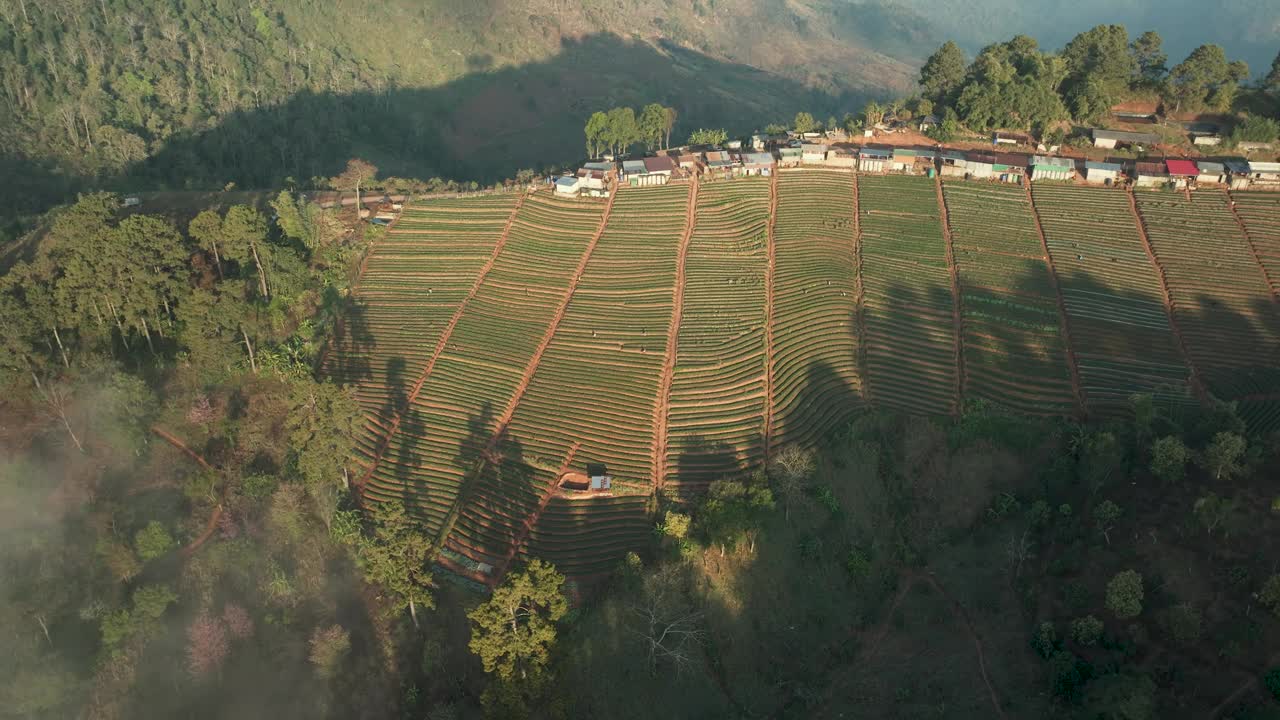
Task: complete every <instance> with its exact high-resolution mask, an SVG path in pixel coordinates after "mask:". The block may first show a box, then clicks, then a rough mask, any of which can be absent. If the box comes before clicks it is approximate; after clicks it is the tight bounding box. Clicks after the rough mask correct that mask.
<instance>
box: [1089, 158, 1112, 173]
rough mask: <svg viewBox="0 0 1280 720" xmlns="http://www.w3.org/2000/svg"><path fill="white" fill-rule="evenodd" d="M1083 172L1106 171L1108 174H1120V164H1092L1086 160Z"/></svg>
mask: <svg viewBox="0 0 1280 720" xmlns="http://www.w3.org/2000/svg"><path fill="white" fill-rule="evenodd" d="M1084 169H1085V170H1106V171H1108V172H1120V170H1121V167H1120V163H1109V162H1094V161H1093V160H1086V161H1085V163H1084Z"/></svg>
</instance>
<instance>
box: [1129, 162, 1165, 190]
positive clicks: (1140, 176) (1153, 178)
mask: <svg viewBox="0 0 1280 720" xmlns="http://www.w3.org/2000/svg"><path fill="white" fill-rule="evenodd" d="M1168 182H1169V173H1168V171H1167V170H1165V167H1164V163H1163V162H1154V163H1151V162H1140V163H1134V165H1133V184H1134V185H1137V186H1138V187H1156V186H1159V185H1166V184H1168Z"/></svg>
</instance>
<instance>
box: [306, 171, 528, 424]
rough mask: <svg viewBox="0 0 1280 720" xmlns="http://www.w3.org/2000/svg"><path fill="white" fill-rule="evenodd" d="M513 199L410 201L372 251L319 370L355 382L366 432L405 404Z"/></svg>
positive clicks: (495, 239) (494, 240)
mask: <svg viewBox="0 0 1280 720" xmlns="http://www.w3.org/2000/svg"><path fill="white" fill-rule="evenodd" d="M515 202H516V198H515V197H514V196H508V195H493V196H486V197H482V198H470V199H465V200H435V201H432V202H426V203H421V204H418V205H413V206H410V207H408V208H406V209H405V211H404V214H403V215H402V216H401V217H400V219H399V220H398V221H396V223H395V225H394V226H393V227H392V228H391V230H390V232H388V233H387V237H386V238H385V239H384V240H383V241H382V242H380V243H378V246H377V247H376V248H375V249H374V250H373V252H372V253H371V254H370V256H369V258H368V260H367V261H366V263H365V271H364V275H363V277H362V278H361V281H360V284H359V287H358V289H357V290H356V292H355V302H354V305H353V307H352V308H351V309H350V310H348V312H347V314H346V316H345V317H344V318H343V323H342V329H341V331H340V333H339V335H338V337H337V338H336V339H335V341H334V345H333V349H332V350H331V351H330V352H329V354H328V355H327V356H326V358H325V364H324V368H323V371H324V373H325V374H326V375H327V376H328V377H330V378H332V379H333V381H334V382H337V383H342V384H353V385H355V386H356V393H357V397H358V398H359V400H360V406H361V408H362V409H363V410H364V412H365V413H366V415H367V416H368V417H369V418H370V420H371V422H372V423H373V424H374V427H371V428H370V429H369V430H370V432H371V433H373V434H375V435H376V433H377V432H378V430H379V429H380V428H381V427H383V426H385V425H386V424H387V423H388V422H389V421H390V418H391V417H392V416H393V415H395V414H396V413H397V412H398V411H399V410H400V409H401V408H402V407H403V405H404V403H405V401H406V400H407V396H408V392H409V387H410V386H412V385H413V383H414V380H415V379H416V378H417V377H418V374H419V373H420V372H421V371H422V368H423V367H424V366H425V365H426V363H427V360H428V358H429V357H430V355H431V352H432V350H433V348H434V347H435V345H436V341H437V340H438V339H439V337H440V333H441V332H442V331H443V330H444V329H445V327H446V326H447V324H448V321H449V318H450V317H451V316H452V315H453V314H454V312H455V311H456V310H457V308H458V305H459V304H460V303H461V302H462V301H463V299H464V298H465V297H466V295H467V292H468V291H469V290H470V288H471V286H472V284H473V282H474V281H475V278H476V275H477V274H478V273H479V272H480V270H481V268H482V267H483V266H484V264H485V263H486V262H487V261H488V260H489V258H490V256H491V254H492V253H493V249H494V246H495V244H496V243H497V242H498V238H499V236H500V235H501V234H502V229H503V227H504V226H505V225H506V223H507V220H508V219H509V218H510V216H511V211H512V208H513V207H514V206H515Z"/></svg>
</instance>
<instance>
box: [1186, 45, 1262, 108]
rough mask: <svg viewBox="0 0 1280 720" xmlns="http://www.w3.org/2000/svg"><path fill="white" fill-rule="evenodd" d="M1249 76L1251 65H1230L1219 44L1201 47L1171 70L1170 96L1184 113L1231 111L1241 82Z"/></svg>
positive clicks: (1235, 63) (1231, 63) (1232, 63)
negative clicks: (1205, 109)
mask: <svg viewBox="0 0 1280 720" xmlns="http://www.w3.org/2000/svg"><path fill="white" fill-rule="evenodd" d="M1247 77H1249V66H1248V65H1245V64H1244V63H1242V62H1239V61H1236V62H1229V61H1228V60H1227V54H1226V52H1225V51H1223V49H1222V48H1221V47H1219V46H1218V45H1201V46H1200V47H1198V48H1196V49H1195V50H1192V51H1191V54H1190V55H1188V56H1187V59H1186V60H1183V61H1182V62H1180V63H1178V64H1177V65H1175V66H1174V68H1173V70H1171V71H1169V90H1168V92H1169V94H1170V96H1171V97H1172V99H1173V101H1174V107H1175V109H1177V110H1178V111H1181V110H1200V109H1202V108H1206V107H1208V108H1213V109H1215V110H1227V109H1229V108H1230V107H1231V102H1232V101H1233V100H1234V99H1235V95H1236V90H1237V89H1238V87H1239V83H1240V82H1241V81H1242V80H1244V79H1245V78H1247Z"/></svg>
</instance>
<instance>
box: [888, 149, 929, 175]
mask: <svg viewBox="0 0 1280 720" xmlns="http://www.w3.org/2000/svg"><path fill="white" fill-rule="evenodd" d="M928 157H929V159H930V160H932V154H931V153H930V154H929V155H928ZM919 158H920V154H919V153H917V152H916V151H915V150H910V149H908V148H894V149H893V154H892V155H891V157H890V160H889V169H890V170H892V171H894V172H900V173H909V174H911V175H915V174H918V173H919V172H920V171H919V169H917V168H916V162H917V160H919Z"/></svg>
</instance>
